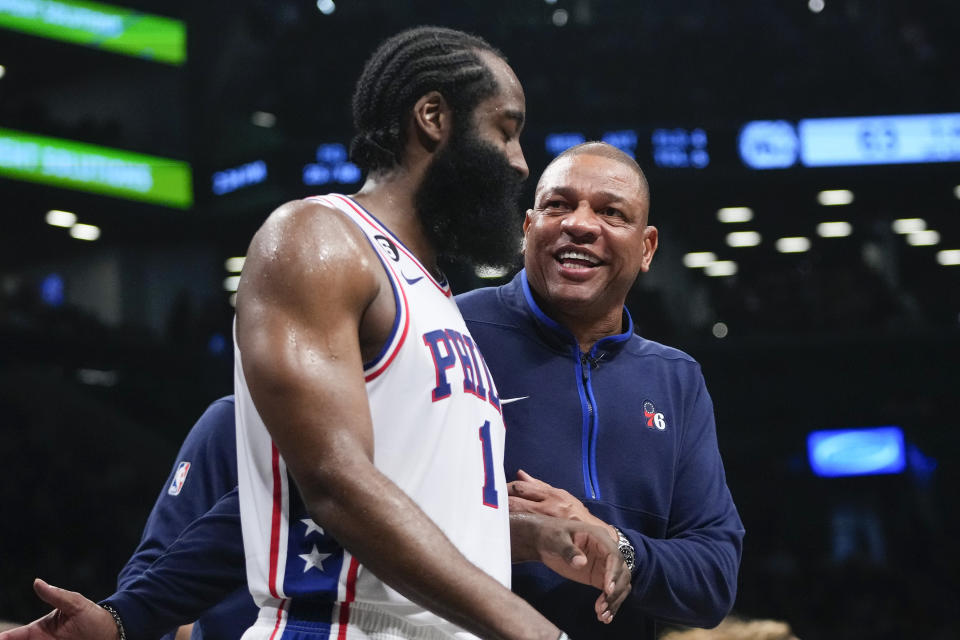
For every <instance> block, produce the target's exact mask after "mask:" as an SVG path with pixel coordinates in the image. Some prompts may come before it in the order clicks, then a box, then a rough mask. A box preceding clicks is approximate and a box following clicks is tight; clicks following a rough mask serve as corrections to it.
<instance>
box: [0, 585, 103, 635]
mask: <svg viewBox="0 0 960 640" xmlns="http://www.w3.org/2000/svg"><path fill="white" fill-rule="evenodd" d="M33 590H34V591H35V592H36V593H37V595H38V596H40V599H41V600H43V601H44V602H46V603H47V604H49V605H50V606H52V607H54V609H53V611H51V612H50V613H48V614H47V615H45V616H43V617H42V618H38V619H36V620H34V621H33V622H31V623H30V624H28V625H24V626H22V627H17V628H16V629H11V630H10V631H5V632H3V633H0V640H116V639H117V625H116V623H115V622H114V621H113V616H111V615H110V613H108V612H107V611H106V610H105V609H103V608H102V607H100V606H99V605H98V604H97V603H95V602H93V601H91V600H88V599H87V598H85V597H83V595H81V594H79V593H77V592H76V591H66V590H65V589H60V588H58V587H54V586H51V585H49V584H47V583H46V582H44V581H43V580H41V579H40V578H37V579H36V580H34V581H33Z"/></svg>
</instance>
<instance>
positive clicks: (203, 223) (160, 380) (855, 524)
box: [0, 0, 960, 640]
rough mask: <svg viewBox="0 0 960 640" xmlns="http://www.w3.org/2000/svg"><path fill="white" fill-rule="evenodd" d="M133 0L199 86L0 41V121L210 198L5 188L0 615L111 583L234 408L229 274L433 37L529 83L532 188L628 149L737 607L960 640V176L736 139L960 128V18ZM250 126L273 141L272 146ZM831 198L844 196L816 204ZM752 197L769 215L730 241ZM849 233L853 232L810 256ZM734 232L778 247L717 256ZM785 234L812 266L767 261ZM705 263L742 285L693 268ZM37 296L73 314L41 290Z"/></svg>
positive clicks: (851, 630)
mask: <svg viewBox="0 0 960 640" xmlns="http://www.w3.org/2000/svg"><path fill="white" fill-rule="evenodd" d="M126 5H127V6H130V7H133V8H136V9H140V10H143V11H147V12H151V13H158V14H164V15H169V16H171V17H175V18H179V19H182V20H185V21H186V23H187V27H188V43H189V44H188V61H187V63H186V64H185V65H183V66H181V67H173V66H168V65H164V64H159V63H156V62H153V61H148V60H139V59H134V58H129V57H125V56H122V55H118V54H114V53H109V52H105V51H101V50H96V49H90V48H86V47H81V46H76V45H71V44H66V43H59V42H54V41H51V40H46V39H41V38H37V37H33V36H28V35H23V34H19V33H16V32H13V31H4V30H0V64H2V65H4V66H5V68H6V73H5V75H4V76H3V78H2V79H0V128H9V129H16V130H20V131H25V132H31V133H37V134H42V135H49V136H54V137H60V138H66V139H71V140H79V141H83V142H89V143H94V144H99V145H105V146H111V147H117V148H121V149H127V150H133V151H139V152H143V153H150V154H154V155H159V156H165V157H170V158H177V159H181V160H186V161H188V162H189V163H190V164H191V165H192V168H193V179H194V188H195V204H194V206H193V207H191V208H190V209H189V210H176V209H171V208H166V207H160V206H154V205H146V204H139V203H134V202H130V201H127V200H122V199H117V198H109V197H103V196H96V195H90V194H85V193H82V192H79V191H69V190H64V189H60V188H54V187H48V186H42V185H36V184H30V183H26V182H17V181H13V180H10V179H5V178H0V223H2V225H3V226H2V231H0V454H2V457H0V459H2V461H3V464H4V471H5V473H4V479H3V481H2V484H0V618H6V619H10V620H18V621H27V620H30V619H32V618H34V617H36V616H38V615H40V614H42V613H44V612H45V611H46V607H45V606H44V605H43V604H42V603H40V602H39V601H38V600H37V599H36V598H35V597H34V596H33V594H32V592H31V590H30V582H31V580H32V578H33V577H34V576H37V575H39V576H42V577H44V578H45V579H47V580H48V581H50V582H53V583H54V584H58V585H61V586H64V587H67V588H71V589H75V590H78V591H81V592H83V593H85V594H87V595H89V596H90V597H93V598H100V597H103V596H106V595H108V594H109V593H110V592H111V591H112V588H113V582H114V579H115V575H116V572H117V571H118V570H119V568H120V566H121V565H122V564H123V562H124V561H125V559H126V558H127V556H128V555H129V553H130V552H131V551H132V550H133V548H134V546H135V545H136V542H137V540H138V537H139V533H140V530H141V528H142V525H143V523H144V521H145V518H146V514H147V512H148V510H149V508H150V505H151V504H152V502H153V500H154V498H155V496H156V495H157V492H158V491H159V490H160V489H161V488H162V485H163V483H164V479H165V477H166V475H167V473H168V472H169V469H170V466H171V465H172V464H173V462H174V455H175V452H176V449H177V447H178V445H179V443H180V441H181V439H182V437H183V436H184V434H185V433H186V431H187V430H188V429H189V427H190V426H191V424H192V423H193V421H194V420H195V419H196V417H198V416H199V415H200V413H201V412H202V410H203V408H204V407H205V406H206V405H207V404H208V403H209V402H210V401H212V400H213V399H215V398H216V397H218V396H220V395H224V394H227V393H230V392H231V387H232V368H231V367H232V363H231V358H232V352H231V348H230V343H229V336H230V322H231V318H232V307H231V306H230V303H229V295H230V294H229V292H227V291H224V289H223V284H222V283H223V280H224V278H225V277H226V276H227V275H229V274H228V273H227V272H226V271H225V269H224V266H223V264H224V260H225V259H226V258H228V257H231V256H242V255H243V254H244V252H245V249H246V245H247V243H248V241H249V239H250V237H251V236H252V234H253V232H254V231H255V230H256V228H257V227H258V226H259V224H260V223H261V222H262V220H263V219H264V218H265V217H266V215H267V214H268V213H269V211H270V210H271V209H273V208H274V207H276V206H277V205H279V204H280V203H281V202H283V201H285V200H288V199H291V198H295V197H302V196H305V195H309V194H310V193H315V192H324V191H327V190H341V191H347V192H349V191H350V190H352V189H354V188H355V185H343V184H330V185H326V186H316V187H310V186H306V185H304V184H303V182H302V180H301V171H302V168H303V166H304V164H306V163H309V162H313V161H314V159H313V158H314V155H315V150H316V148H317V146H318V145H319V144H322V143H331V142H333V143H346V142H347V141H348V140H349V137H350V117H349V106H348V105H349V96H350V92H351V90H352V84H353V81H354V79H355V78H356V77H357V75H358V74H359V70H360V68H361V66H362V65H363V62H364V61H365V59H366V57H367V56H368V55H369V53H370V52H371V51H372V49H373V48H374V47H375V45H376V44H377V43H378V42H379V41H380V40H382V39H383V38H384V37H386V36H389V35H391V34H393V33H395V32H396V31H398V30H399V29H401V28H404V27H407V26H412V25H415V24H442V25H446V26H451V27H456V28H462V29H466V30H469V31H472V32H475V33H477V34H479V35H482V36H484V37H485V38H487V39H488V40H489V41H490V42H491V43H493V44H494V45H495V46H497V47H499V48H500V49H502V50H503V51H504V53H505V54H506V55H507V57H508V58H509V60H510V62H511V64H512V65H513V67H514V68H515V70H516V71H517V74H518V76H519V77H520V79H521V81H522V82H523V84H524V87H525V90H526V95H527V107H528V126H527V130H526V133H525V134H524V137H523V143H524V148H525V151H526V153H527V160H528V163H529V165H530V169H531V174H532V175H534V176H536V175H538V174H539V173H540V171H542V169H543V167H544V166H545V165H546V162H548V160H549V157H550V155H549V153H548V152H547V150H546V146H545V140H546V136H547V135H548V134H549V133H556V132H580V133H582V134H583V135H584V136H585V137H586V138H588V139H589V138H596V137H600V136H602V135H603V134H604V133H606V132H609V131H615V130H621V129H630V130H634V131H636V132H637V133H638V138H639V142H638V145H637V149H636V151H637V159H638V161H639V162H640V163H641V165H642V166H643V167H644V169H645V170H646V171H647V173H648V177H649V180H650V183H651V185H652V209H651V220H652V222H653V223H654V224H655V225H657V226H658V227H659V229H660V233H661V235H660V238H661V250H660V252H659V253H658V255H657V257H656V259H655V260H654V263H653V267H652V271H651V273H650V274H648V275H647V276H644V277H643V278H641V280H640V281H639V282H638V284H637V287H636V289H635V291H634V293H633V295H632V296H631V299H630V301H629V306H630V309H631V311H632V312H633V314H634V317H635V319H636V320H637V323H638V326H639V328H638V330H639V331H640V332H641V333H642V334H643V335H645V336H646V337H648V338H651V339H655V340H660V341H662V342H666V343H668V344H671V345H675V346H678V347H680V348H682V349H684V350H686V351H688V352H689V353H690V354H692V355H693V356H694V357H696V358H697V359H698V360H699V361H700V362H701V363H702V365H703V369H704V373H705V376H706V379H707V383H708V386H709V388H710V390H711V393H712V396H713V399H714V403H715V406H716V412H717V423H718V429H719V437H720V445H721V450H722V453H723V455H724V459H725V463H726V467H727V472H728V480H729V484H730V487H731V490H732V492H733V495H734V498H735V500H736V501H737V504H738V506H739V509H740V512H741V514H742V517H743V520H744V523H745V525H746V528H747V537H746V543H745V544H746V546H745V549H744V557H743V565H742V570H741V585H740V591H739V596H738V601H737V605H736V611H737V612H738V613H740V614H742V615H746V616H755V617H773V618H780V619H785V620H787V621H788V622H790V623H791V624H792V625H793V627H794V628H795V630H796V631H797V633H798V635H799V636H800V637H802V638H804V639H805V640H810V639H814V640H815V639H818V638H864V639H866V638H869V639H878V638H881V639H883V638H891V639H892V638H908V637H910V638H920V637H923V638H944V639H945V638H956V637H958V635H960V632H958V630H957V624H956V622H955V621H954V618H955V615H956V611H958V610H960V587H958V575H960V559H958V554H957V551H956V548H957V547H956V544H955V543H954V540H955V538H956V536H957V533H958V530H960V528H958V521H957V519H958V518H957V513H958V510H957V505H956V500H955V498H954V493H955V491H956V487H957V486H960V485H958V482H957V461H958V451H960V448H958V436H957V427H958V426H960V423H958V418H957V416H958V415H960V400H958V397H960V394H958V392H957V389H958V386H960V385H958V382H960V373H958V364H960V267H958V266H941V265H940V264H938V263H937V261H936V260H935V254H936V252H937V251H939V250H941V249H956V248H960V200H958V196H957V195H955V192H954V189H955V187H956V186H957V185H960V165H958V163H944V164H923V165H899V166H873V167H847V168H833V169H804V168H791V169H784V170H771V171H756V170H751V169H748V168H747V167H745V166H744V164H743V163H742V162H741V161H740V159H739V156H738V154H737V146H736V144H737V142H736V141H737V135H738V131H739V130H740V128H741V127H742V126H743V124H745V123H746V122H748V121H750V120H757V119H763V120H776V119H786V120H791V121H796V120H798V119H800V118H805V117H828V116H838V117H839V116H858V115H890V114H910V113H945V112H956V111H960V84H958V83H957V79H956V70H957V68H958V62H960V55H958V54H960V40H958V39H957V38H956V28H957V25H958V24H960V8H958V5H957V4H956V3H954V2H950V1H948V0H918V1H916V2H912V3H909V4H908V3H902V2H895V1H893V0H875V1H872V2H867V1H865V0H864V1H859V0H826V3H825V6H824V8H823V10H822V11H821V12H819V13H815V12H813V11H811V10H810V8H808V5H807V3H806V2H803V1H802V0H791V1H790V2H776V3H772V2H764V1H762V0H751V1H746V2H739V3H723V4H720V3H712V2H706V1H705V0H695V1H687V2H682V3H668V2H636V1H633V0H630V1H628V0H606V1H601V0H557V2H555V3H545V2H543V0H525V1H517V0H512V1H508V0H491V1H488V2H462V3H439V2H426V1H422V0H421V1H418V0H341V1H339V2H337V4H336V10H335V11H334V12H333V13H332V14H330V15H324V14H322V13H321V12H319V11H318V9H317V6H316V5H315V4H314V3H311V2H308V1H303V2H301V1H299V0H277V1H267V0H246V1H243V2H225V1H224V0H211V1H206V2H202V3H200V2H197V3H167V2H157V1H155V0H136V1H129V2H127V3H126ZM558 11H563V12H565V15H566V22H565V23H564V24H562V25H561V26H558V25H557V24H556V22H563V20H562V18H563V15H562V14H558V13H557V12H558ZM258 111H263V112H268V113H270V114H273V115H274V116H275V124H274V126H272V127H263V126H257V125H256V124H254V123H253V121H252V114H254V113H255V112H258ZM660 128H666V129H676V128H682V129H684V130H686V131H691V130H693V129H695V128H702V129H704V130H705V131H706V132H707V134H708V138H709V145H708V148H709V153H710V163H709V164H708V165H707V166H705V167H703V168H700V169H696V168H668V167H663V166H658V164H657V163H656V161H655V159H654V158H653V156H652V148H651V139H652V138H651V134H652V132H653V131H654V130H655V129H660ZM257 160H263V161H265V162H266V164H267V166H268V167H269V177H268V179H267V181H266V182H265V183H263V184H259V185H255V186H250V187H246V188H243V189H239V190H237V191H235V192H233V193H229V194H226V195H222V196H217V195H214V193H213V191H212V184H213V182H212V181H213V174H214V172H216V171H220V170H223V169H227V168H230V167H236V166H240V165H243V164H246V163H250V162H253V161H257ZM531 187H532V185H528V189H527V192H528V193H527V195H526V196H525V198H526V200H525V202H526V201H529V197H530V191H531ZM831 188H845V189H850V190H852V191H853V192H854V193H855V200H854V202H853V204H851V205H849V206H846V207H835V208H830V209H829V210H828V209H827V208H826V207H822V206H821V205H819V204H818V203H817V201H816V195H817V193H818V192H819V191H820V190H821V189H831ZM733 205H745V206H750V207H752V208H753V210H754V216H755V217H754V219H753V220H752V221H751V222H749V223H742V224H740V225H723V224H721V223H719V222H718V221H717V218H716V215H715V212H716V210H717V209H718V208H720V207H723V206H733ZM49 209H65V210H69V211H73V212H76V213H77V215H78V216H79V217H80V219H81V221H82V222H87V223H92V224H96V225H98V226H100V227H101V229H102V236H101V237H100V239H99V240H97V241H96V242H92V243H86V242H81V241H77V240H73V239H71V238H70V237H69V236H68V235H67V233H66V230H65V229H61V228H55V227H51V226H48V225H47V224H45V222H44V214H45V213H46V211H48V210H49ZM903 217H921V218H924V219H925V220H926V221H927V224H928V226H929V227H930V228H932V229H936V230H938V231H939V232H940V234H941V242H940V244H939V245H938V246H934V247H914V246H910V245H908V244H907V243H906V242H904V238H903V237H901V236H900V235H897V234H895V233H894V232H893V231H892V230H891V222H892V221H893V220H894V219H897V218H903ZM835 219H842V220H846V221H849V222H850V223H851V224H852V225H853V234H852V235H850V236H849V237H846V238H837V239H822V238H819V237H817V236H816V235H815V233H814V228H815V226H816V224H817V223H819V222H822V221H827V220H835ZM731 228H743V229H752V230H756V231H759V232H760V233H761V234H762V237H763V242H762V243H761V244H760V246H757V247H752V248H730V247H727V246H725V244H724V236H725V234H726V233H727V232H728V231H730V230H731ZM794 235H803V236H807V237H809V238H811V240H812V247H811V250H810V251H809V252H806V253H799V254H780V253H778V252H777V251H775V249H774V248H773V247H774V242H773V241H774V240H775V239H776V238H778V237H781V236H794ZM704 250H709V251H714V252H716V253H717V254H718V255H719V256H721V257H722V258H726V259H733V260H736V261H737V263H738V265H739V271H738V273H737V274H736V275H734V276H731V277H725V278H710V277H707V276H706V275H705V274H704V273H702V271H701V270H693V269H687V268H685V267H684V266H683V263H682V258H683V255H684V254H685V253H687V252H689V251H704ZM448 273H449V275H450V277H451V280H452V281H453V283H454V285H455V289H456V290H457V291H463V290H465V289H468V288H471V287H474V286H481V285H482V284H483V283H484V282H483V281H481V280H480V279H479V278H477V277H476V276H475V275H474V274H473V271H472V269H471V268H470V267H469V266H467V265H453V264H452V265H449V266H448ZM50 274H57V275H58V276H59V277H60V278H61V280H62V282H63V286H64V303H63V304H62V305H59V306H51V305H50V304H47V303H45V302H44V300H43V298H42V296H41V289H42V284H41V283H42V282H43V280H44V278H46V277H48V276H49V275H50ZM487 282H492V283H497V282H499V281H498V280H493V281H487ZM718 322H723V323H725V324H726V326H727V328H728V334H727V335H726V336H725V337H723V338H717V337H715V336H714V331H715V330H716V329H717V326H716V323H718ZM877 425H899V426H900V427H902V429H903V431H904V433H905V435H906V438H907V441H908V443H909V447H910V451H911V452H912V457H911V464H910V466H909V468H908V471H907V472H905V473H903V474H899V475H889V476H873V477H863V478H855V479H846V480H838V479H822V478H816V477H815V476H814V475H813V474H812V473H811V471H810V469H809V466H808V464H807V461H806V452H805V438H806V435H807V433H808V432H810V431H811V430H813V429H822V428H840V427H861V426H877ZM950 487H953V489H950ZM847 540H852V541H853V551H852V552H851V553H847V552H845V551H844V549H845V547H844V541H847Z"/></svg>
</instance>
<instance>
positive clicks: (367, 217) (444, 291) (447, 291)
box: [330, 194, 453, 298]
mask: <svg viewBox="0 0 960 640" xmlns="http://www.w3.org/2000/svg"><path fill="white" fill-rule="evenodd" d="M330 196H331V197H335V198H337V199H338V200H342V201H344V202H345V203H347V205H348V206H349V207H350V208H351V209H353V210H354V211H356V212H357V215H359V216H360V217H361V218H363V219H364V220H366V221H367V222H369V223H370V224H371V225H373V226H374V227H376V228H377V229H378V230H380V231H382V232H384V233H389V234H390V235H391V236H393V237H394V238H397V236H396V235H394V233H393V232H392V231H390V229H388V228H386V227H385V226H383V225H382V224H380V223H379V222H378V221H377V220H371V216H370V215H368V214H367V212H366V211H365V210H364V209H362V208H361V207H359V206H357V205H356V204H354V202H353V200H351V199H350V198H347V197H346V196H342V195H339V194H330ZM397 249H398V250H400V251H403V253H404V254H405V255H406V256H407V257H408V258H410V259H411V260H413V263H414V264H415V265H416V266H417V268H418V269H420V271H422V272H423V275H425V276H427V279H428V280H430V282H432V283H433V286H435V287H436V288H437V289H438V290H439V291H440V293H442V294H443V295H445V296H447V297H448V298H450V297H452V296H453V292H451V291H450V287H449V286H447V287H446V288H444V287H443V286H442V285H441V284H440V283H439V282H437V281H436V279H435V278H434V277H433V274H432V273H430V271H428V270H427V269H426V268H425V267H424V266H423V265H422V264H420V260H419V259H417V258H416V257H415V256H414V255H413V254H412V253H410V252H409V251H407V249H406V247H404V246H403V243H402V242H400V239H399V238H397Z"/></svg>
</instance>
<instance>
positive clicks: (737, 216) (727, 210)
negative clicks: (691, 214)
mask: <svg viewBox="0 0 960 640" xmlns="http://www.w3.org/2000/svg"><path fill="white" fill-rule="evenodd" d="M717 220H719V221H720V222H727V223H730V222H749V221H750V220H753V209H751V208H750V207H723V208H722V209H718V210H717Z"/></svg>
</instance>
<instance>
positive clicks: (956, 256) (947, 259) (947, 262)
mask: <svg viewBox="0 0 960 640" xmlns="http://www.w3.org/2000/svg"><path fill="white" fill-rule="evenodd" d="M937 262H939V263H940V264H942V265H943V266H945V267H946V266H954V265H960V249H944V250H943V251H937Z"/></svg>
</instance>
